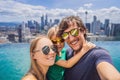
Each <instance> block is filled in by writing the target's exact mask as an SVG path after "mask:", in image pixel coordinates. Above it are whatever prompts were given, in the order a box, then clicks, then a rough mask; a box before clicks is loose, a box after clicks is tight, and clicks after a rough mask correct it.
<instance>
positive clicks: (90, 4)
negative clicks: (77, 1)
mask: <svg viewBox="0 0 120 80" xmlns="http://www.w3.org/2000/svg"><path fill="white" fill-rule="evenodd" d="M84 6H85V7H87V8H91V7H92V6H93V4H92V3H88V4H84Z"/></svg>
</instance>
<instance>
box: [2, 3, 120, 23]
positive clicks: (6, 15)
mask: <svg viewBox="0 0 120 80" xmlns="http://www.w3.org/2000/svg"><path fill="white" fill-rule="evenodd" d="M86 7H89V8H86ZM90 7H92V3H88V4H84V6H83V7H80V8H78V9H60V8H54V9H47V8H46V7H45V6H33V5H28V4H23V3H20V2H17V1H0V21H1V22H11V21H18V22H22V21H27V20H36V21H38V22H40V17H41V16H42V15H43V14H47V15H48V17H49V18H53V19H54V18H59V19H61V18H63V17H65V16H69V15H77V16H80V17H81V18H82V20H83V22H84V21H85V17H86V14H85V12H86V11H87V12H88V14H87V19H88V20H87V21H88V22H92V21H93V16H94V15H96V16H97V19H98V20H100V21H102V22H104V19H110V21H111V22H116V23H117V22H119V23H120V8H117V7H115V6H113V7H110V8H102V9H99V10H92V9H90Z"/></svg>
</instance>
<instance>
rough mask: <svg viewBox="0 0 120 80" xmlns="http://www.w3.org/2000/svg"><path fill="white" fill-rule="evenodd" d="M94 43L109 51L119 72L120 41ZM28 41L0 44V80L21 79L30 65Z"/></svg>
mask: <svg viewBox="0 0 120 80" xmlns="http://www.w3.org/2000/svg"><path fill="white" fill-rule="evenodd" d="M94 43H95V44H96V45H99V46H101V47H104V48H105V49H107V50H108V51H109V52H110V55H111V57H112V59H113V63H114V66H115V67H116V68H117V70H118V71H119V72H120V41H99V42H94ZM29 47H30V45H29V44H28V43H13V44H10V43H9V44H0V80H21V78H22V76H23V75H24V74H25V73H26V72H27V71H28V69H29V67H30V56H29Z"/></svg>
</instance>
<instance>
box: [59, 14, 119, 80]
mask: <svg viewBox="0 0 120 80" xmlns="http://www.w3.org/2000/svg"><path fill="white" fill-rule="evenodd" d="M58 36H62V38H63V39H64V40H65V41H66V42H67V44H68V45H69V46H70V47H71V48H72V49H71V50H69V53H72V54H73V56H74V55H75V54H78V53H79V52H80V51H81V48H82V47H83V44H85V43H86V42H87V41H86V28H85V26H84V24H83V22H82V20H81V19H80V18H79V17H77V16H69V17H66V18H64V19H63V20H62V21H61V23H60V26H59V32H58ZM65 80H120V74H119V72H118V71H117V70H116V69H115V67H114V66H113V64H112V60H111V58H110V56H109V53H108V52H107V51H106V50H105V49H103V48H100V47H95V48H93V49H91V50H89V51H88V52H87V53H85V55H83V56H82V58H81V59H80V60H79V61H78V63H77V64H75V65H74V66H73V67H72V68H69V69H66V72H65Z"/></svg>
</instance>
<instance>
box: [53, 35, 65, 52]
mask: <svg viewBox="0 0 120 80" xmlns="http://www.w3.org/2000/svg"><path fill="white" fill-rule="evenodd" d="M51 41H52V42H53V44H54V45H56V46H57V49H58V51H59V52H60V51H61V50H62V48H63V47H64V40H63V39H61V38H59V37H56V35H53V36H52V37H51Z"/></svg>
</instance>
